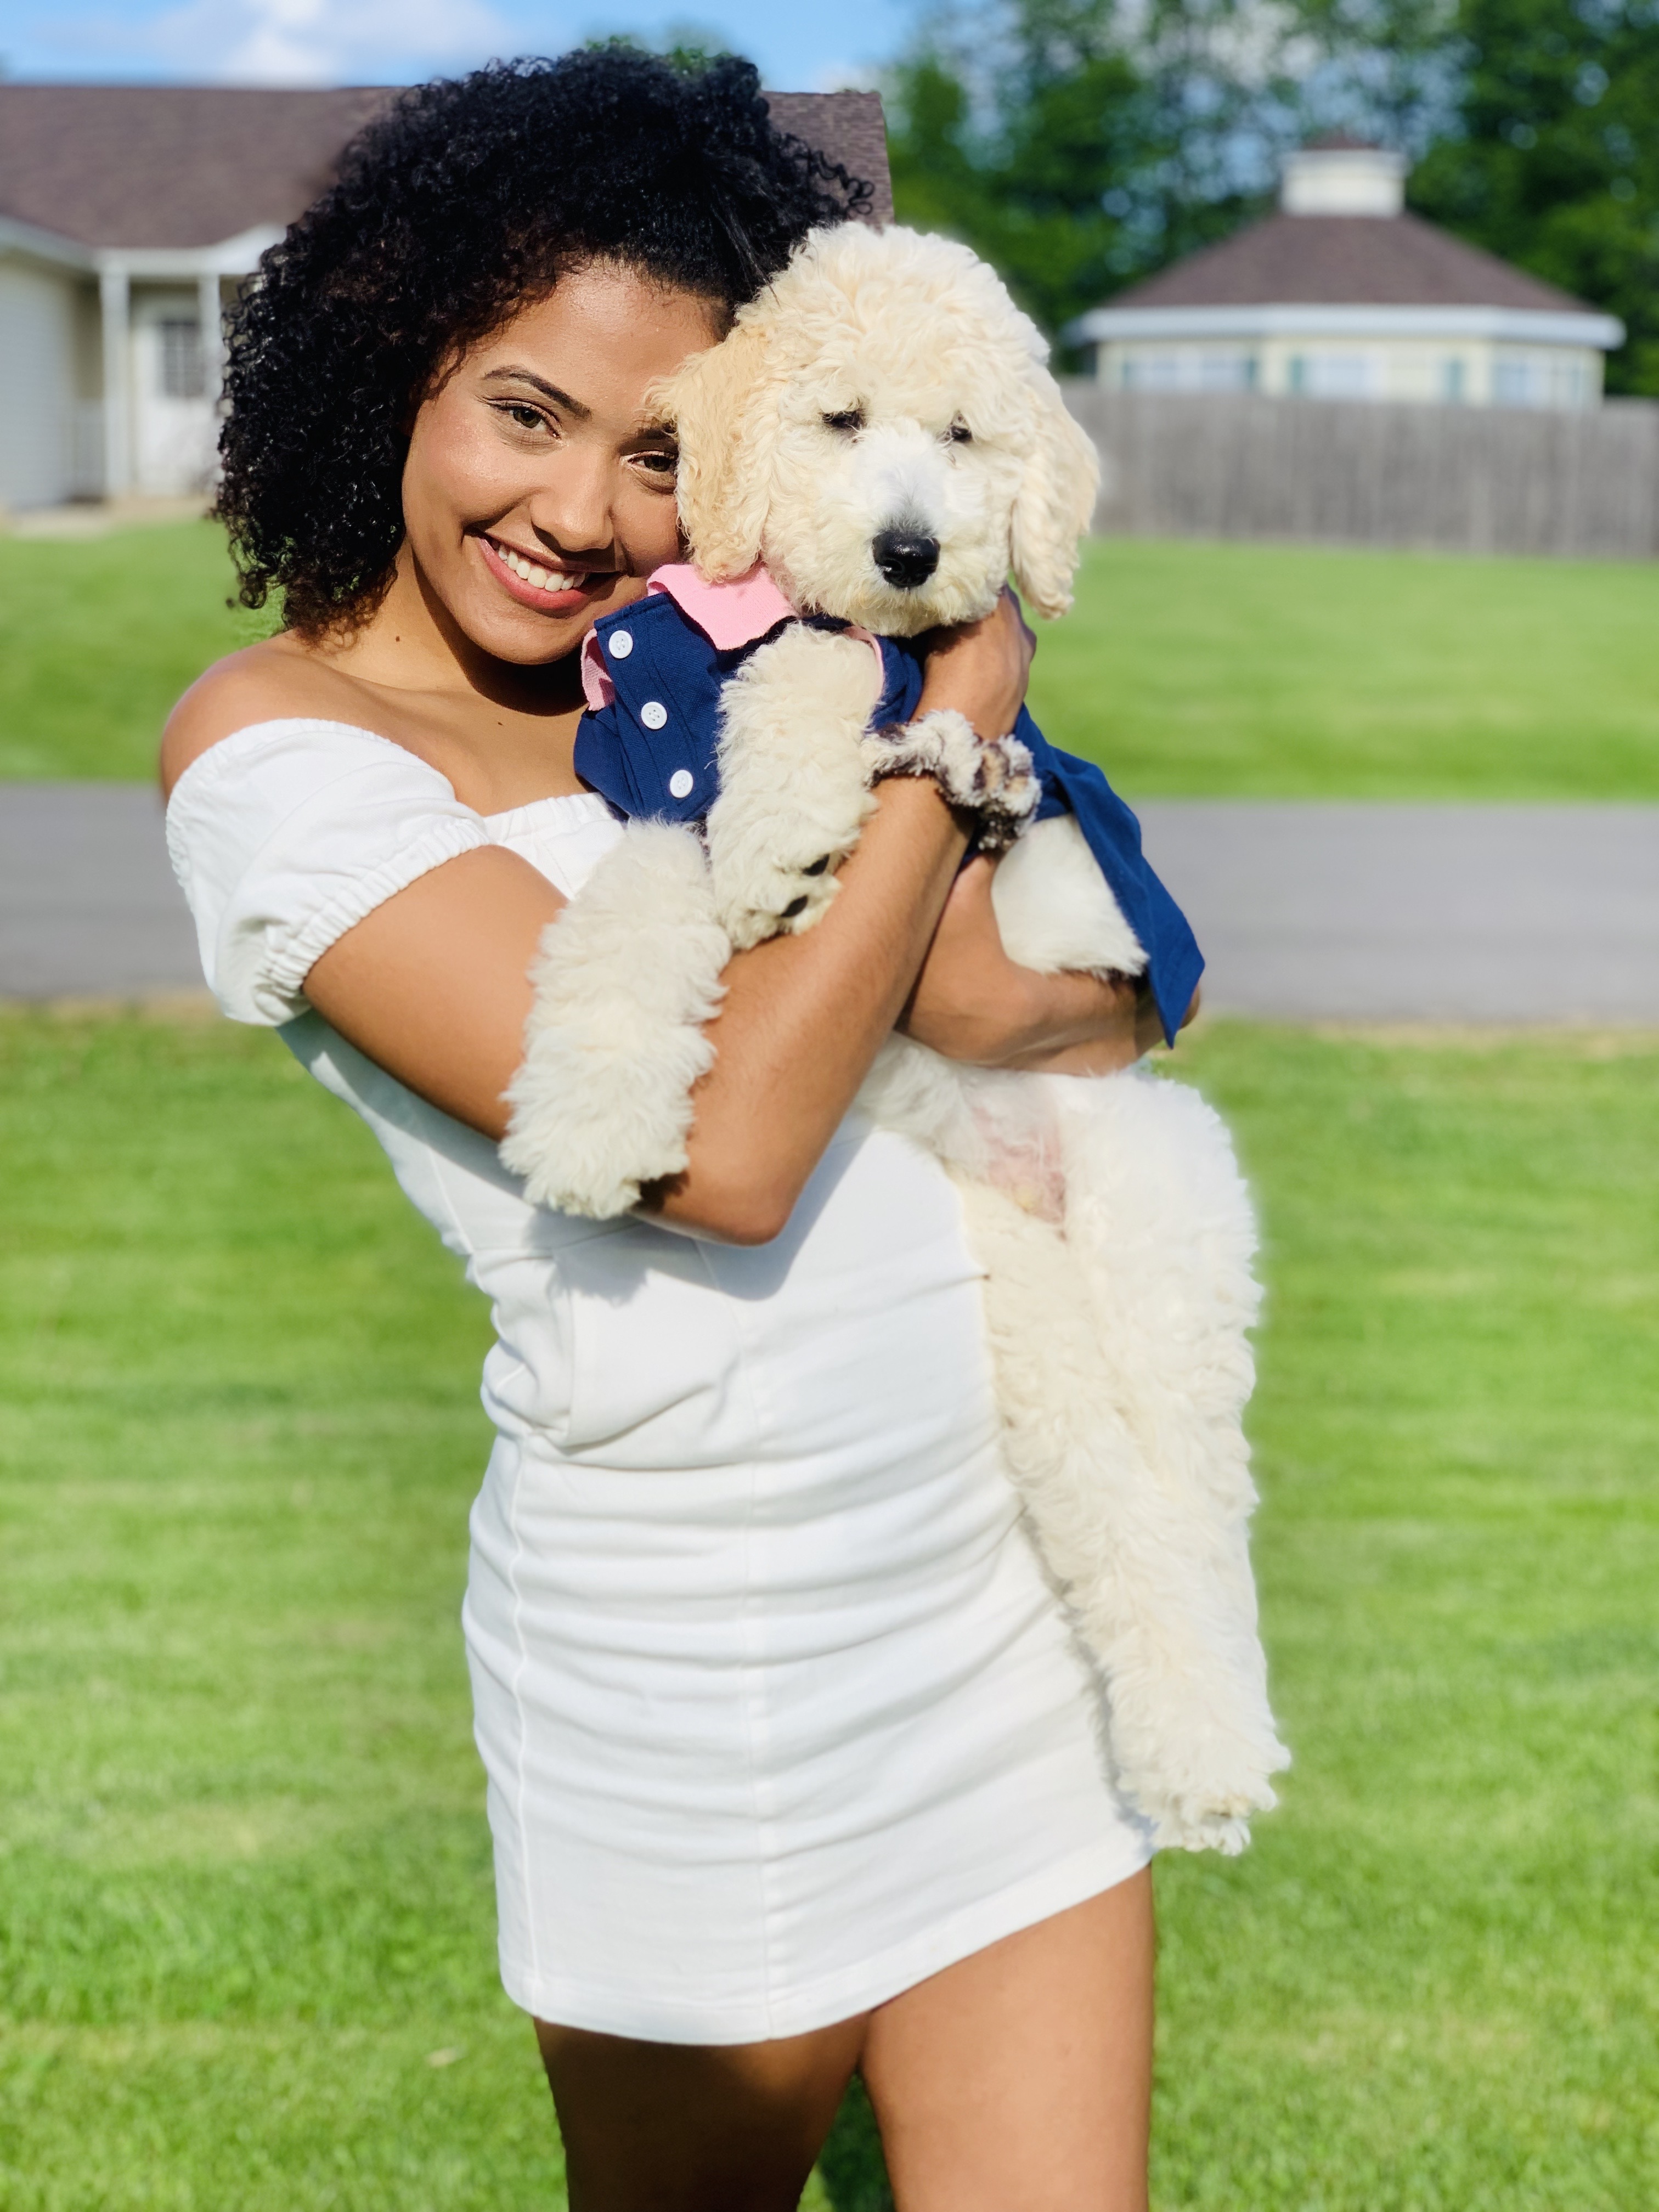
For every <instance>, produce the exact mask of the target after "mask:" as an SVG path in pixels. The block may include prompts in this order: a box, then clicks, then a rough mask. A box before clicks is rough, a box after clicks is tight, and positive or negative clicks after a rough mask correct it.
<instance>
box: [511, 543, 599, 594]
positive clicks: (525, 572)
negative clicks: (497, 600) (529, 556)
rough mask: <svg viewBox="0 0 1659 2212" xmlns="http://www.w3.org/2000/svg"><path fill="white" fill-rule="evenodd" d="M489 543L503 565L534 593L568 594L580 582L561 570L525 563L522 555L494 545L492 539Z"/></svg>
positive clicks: (577, 577)
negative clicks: (493, 547) (534, 591)
mask: <svg viewBox="0 0 1659 2212" xmlns="http://www.w3.org/2000/svg"><path fill="white" fill-rule="evenodd" d="M489 542H490V544H492V545H495V539H494V538H491V539H490V541H489ZM495 552H496V555H497V556H498V557H499V558H500V560H501V562H502V563H503V565H504V566H505V567H507V568H510V569H511V570H512V571H513V574H514V575H515V576H516V577H518V579H519V580H520V582H521V583H525V584H529V585H530V586H532V588H533V589H534V590H536V591H538V592H568V590H569V589H570V587H571V586H572V585H573V584H577V583H580V580H581V579H580V576H573V575H571V574H568V573H567V572H566V571H565V570H564V569H562V568H542V567H541V566H540V565H539V564H538V562H534V561H527V560H526V558H525V556H524V555H523V554H522V553H518V552H515V551H514V550H513V547H512V546H510V545H495Z"/></svg>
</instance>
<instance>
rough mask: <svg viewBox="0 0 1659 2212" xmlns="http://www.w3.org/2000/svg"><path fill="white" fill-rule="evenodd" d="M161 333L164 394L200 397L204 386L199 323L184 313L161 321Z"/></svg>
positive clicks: (162, 391)
mask: <svg viewBox="0 0 1659 2212" xmlns="http://www.w3.org/2000/svg"><path fill="white" fill-rule="evenodd" d="M159 328H160V331H161V397H162V398H164V399H199V398H201V397H202V394H203V392H204V388H205V379H204V376H203V374H202V332H201V328H200V325H197V324H196V323H193V322H185V320H184V319H183V318H182V317H179V318H177V319H174V318H172V317H169V318H168V319H167V321H165V322H163V323H161V325H159Z"/></svg>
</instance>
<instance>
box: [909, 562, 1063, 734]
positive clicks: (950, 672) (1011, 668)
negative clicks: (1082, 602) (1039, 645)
mask: <svg viewBox="0 0 1659 2212" xmlns="http://www.w3.org/2000/svg"><path fill="white" fill-rule="evenodd" d="M1035 652H1036V638H1035V637H1034V636H1033V635H1032V634H1031V632H1030V630H1029V629H1027V628H1026V625H1025V618H1024V616H1023V615H1022V614H1021V612H1020V611H1019V605H1018V601H1017V600H1016V599H1015V598H1014V595H1013V593H1012V592H1010V591H1006V590H1005V591H1004V592H1003V593H1002V596H1001V598H1000V599H999V600H998V601H997V603H996V605H995V606H994V607H993V608H992V610H991V611H990V613H989V614H988V615H982V616H981V617H980V619H979V620H978V621H977V622H971V623H957V624H956V626H955V627H954V628H953V629H941V630H935V631H934V632H933V637H932V639H931V641H930V642H929V644H928V647H927V678H926V680H925V682H924V683H923V685H922V693H921V702H920V703H919V704H918V706H917V708H916V713H917V715H918V716H921V715H922V714H932V713H933V712H934V711H936V710H937V709H939V708H953V709H954V710H955V711H956V712H957V714H963V715H965V716H966V717H967V719H968V720H969V722H971V723H972V724H973V726H974V728H975V730H976V731H977V732H979V734H980V736H981V738H987V739H989V738H1005V737H1006V736H1007V734H1008V732H1009V731H1010V730H1012V728H1013V726H1014V724H1015V721H1016V720H1018V715H1019V710H1020V708H1021V707H1022V706H1024V703H1025V684H1026V679H1027V678H1028V677H1029V675H1030V668H1031V655H1032V654H1033V653H1035Z"/></svg>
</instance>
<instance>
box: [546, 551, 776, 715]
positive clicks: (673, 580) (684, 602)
mask: <svg viewBox="0 0 1659 2212" xmlns="http://www.w3.org/2000/svg"><path fill="white" fill-rule="evenodd" d="M645 591H646V597H647V599H649V598H650V596H651V594H652V593H653V592H662V593H663V594H664V596H665V598H668V599H672V601H673V602H674V605H676V606H677V607H678V609H679V611H680V612H681V613H682V614H683V615H688V616H689V617H690V619H691V620H692V621H693V622H694V623H696V625H697V628H698V629H700V630H701V631H702V634H703V635H704V636H705V637H706V638H707V639H708V642H709V643H710V645H712V646H713V647H714V650H715V652H716V653H731V652H732V651H733V650H734V649H735V648H736V647H738V646H740V645H752V644H753V643H754V641H755V640H756V639H757V637H764V636H765V635H766V633H767V631H768V630H769V629H776V628H777V626H778V624H779V623H781V622H787V621H788V619H789V617H790V616H791V615H793V613H794V611H795V610H794V609H793V607H792V606H791V605H790V604H789V602H788V600H787V599H785V598H784V596H783V593H782V592H781V591H780V590H779V589H778V587H777V586H776V585H775V583H774V582H773V581H772V579H771V578H770V577H769V575H768V574H767V573H766V571H765V569H764V568H762V567H761V566H760V565H759V563H758V562H757V564H756V566H755V567H754V568H751V569H750V571H749V573H748V574H747V575H746V576H738V577H737V578H736V579H735V580H733V581H732V582H731V583H729V584H711V583H710V582H709V581H708V578H707V577H706V576H700V575H699V574H697V572H696V569H695V568H693V567H692V566H691V564H690V562H689V561H670V562H667V563H666V564H665V566H664V567H663V568H658V569H654V570H653V573H652V576H651V580H650V581H649V582H648V583H647V586H646V587H645ZM582 696H583V697H584V698H585V699H586V702H587V703H588V705H589V707H591V708H592V710H593V712H594V713H595V714H598V713H599V711H600V710H601V708H605V707H608V706H609V705H610V704H611V701H612V700H613V699H614V698H615V697H616V696H617V692H616V687H615V685H614V684H612V683H611V675H610V671H609V670H608V669H607V668H606V667H605V653H604V651H603V649H602V648H601V647H600V644H599V633H598V631H597V630H589V632H588V633H587V635H586V637H585V638H584V639H583V640H582Z"/></svg>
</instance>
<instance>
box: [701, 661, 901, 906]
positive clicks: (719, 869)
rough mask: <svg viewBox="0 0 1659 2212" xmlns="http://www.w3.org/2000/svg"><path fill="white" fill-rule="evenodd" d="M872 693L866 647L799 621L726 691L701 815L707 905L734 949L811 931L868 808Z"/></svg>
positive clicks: (876, 684)
mask: <svg viewBox="0 0 1659 2212" xmlns="http://www.w3.org/2000/svg"><path fill="white" fill-rule="evenodd" d="M879 690H880V671H879V670H878V666H877V664H876V659H875V656H874V655H873V654H872V652H871V650H870V647H869V646H868V645H867V644H865V643H862V642H861V641H860V640H858V639H857V638H853V637H848V636H846V635H842V634H840V633H837V632H834V631H826V630H817V629H805V628H804V627H802V626H800V625H796V626H794V627H792V628H791V629H787V630H785V631H784V632H783V634H782V635H781V636H780V637H775V638H774V639H773V640H772V641H771V643H770V644H769V645H763V646H762V647H761V648H760V650H759V651H758V652H757V653H755V654H754V655H753V657H752V658H751V659H749V660H747V661H745V662H744V665H743V666H742V668H740V669H739V670H738V673H737V674H736V676H734V677H733V678H732V681H731V683H730V684H728V685H727V686H726V696H725V701H724V703H723V706H722V710H721V717H720V797H719V798H718V799H716V800H715V802H714V805H713V807H712V808H711V809H710V811H709V815H708V869H709V874H710V876H711V878H713V882H714V909H715V912H716V913H717V914H718V915H719V917H720V924H721V927H723V928H724V929H725V931H726V934H727V936H728V937H729V938H730V939H731V940H732V945H733V946H734V947H736V948H739V949H740V948H741V947H743V946H744V945H758V944H760V943H761V941H762V940H763V939H765V938H768V937H775V936H777V935H778V934H779V933H781V932H791V933H798V932H799V931H801V930H804V929H810V928H811V927H812V924H813V923H814V922H815V921H817V919H818V918H819V916H820V915H822V914H823V910H824V908H826V907H827V906H828V905H829V902H830V900H831V899H832V898H833V897H834V896H835V895H836V889H837V885H836V875H835V872H836V868H837V867H839V866H840V865H841V863H842V861H843V860H845V859H846V858H847V855H848V854H849V853H850V852H851V851H852V849H853V848H854V846H855V845H856V844H857V842H858V841H859V833H860V830H861V829H862V828H863V826H864V823H865V820H866V817H867V816H868V814H869V812H870V810H871V807H872V805H873V804H874V801H873V800H872V797H871V794H870V789H869V785H868V781H867V776H866V763H865V758H864V752H863V745H862V739H863V735H864V730H865V726H866V723H867V722H868V721H869V719H870V714H871V711H872V708H874V706H875V703H876V699H877V696H878V692H879Z"/></svg>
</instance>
